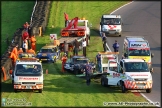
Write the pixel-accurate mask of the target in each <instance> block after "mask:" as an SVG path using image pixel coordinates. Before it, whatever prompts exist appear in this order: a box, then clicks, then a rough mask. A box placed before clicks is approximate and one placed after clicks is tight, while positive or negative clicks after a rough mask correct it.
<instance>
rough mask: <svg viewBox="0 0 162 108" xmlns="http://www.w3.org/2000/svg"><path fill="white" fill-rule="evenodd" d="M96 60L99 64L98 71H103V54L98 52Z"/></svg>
mask: <svg viewBox="0 0 162 108" xmlns="http://www.w3.org/2000/svg"><path fill="white" fill-rule="evenodd" d="M96 61H97V66H98V71H99V72H100V73H102V67H101V54H100V53H98V54H97V55H96Z"/></svg>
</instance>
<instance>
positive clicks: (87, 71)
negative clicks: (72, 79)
mask: <svg viewBox="0 0 162 108" xmlns="http://www.w3.org/2000/svg"><path fill="white" fill-rule="evenodd" d="M84 69H85V76H86V84H87V85H88V86H89V85H90V83H91V73H92V66H91V65H90V64H89V61H88V62H87V64H86V65H85V67H84Z"/></svg>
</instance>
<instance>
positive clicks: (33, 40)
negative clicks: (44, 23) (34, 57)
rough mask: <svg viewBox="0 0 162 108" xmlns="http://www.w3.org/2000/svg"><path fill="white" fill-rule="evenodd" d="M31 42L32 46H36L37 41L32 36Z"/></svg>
mask: <svg viewBox="0 0 162 108" xmlns="http://www.w3.org/2000/svg"><path fill="white" fill-rule="evenodd" d="M30 41H31V44H32V45H35V43H36V39H35V37H34V36H32V37H31V38H30Z"/></svg>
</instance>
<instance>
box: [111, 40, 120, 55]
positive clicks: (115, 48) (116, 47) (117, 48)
mask: <svg viewBox="0 0 162 108" xmlns="http://www.w3.org/2000/svg"><path fill="white" fill-rule="evenodd" d="M112 47H113V48H114V52H119V44H118V42H117V40H115V43H114V44H113V46H112Z"/></svg>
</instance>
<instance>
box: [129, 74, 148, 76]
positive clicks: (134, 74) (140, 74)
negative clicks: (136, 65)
mask: <svg viewBox="0 0 162 108" xmlns="http://www.w3.org/2000/svg"><path fill="white" fill-rule="evenodd" d="M130 76H148V75H147V74H131V75H130Z"/></svg>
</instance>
